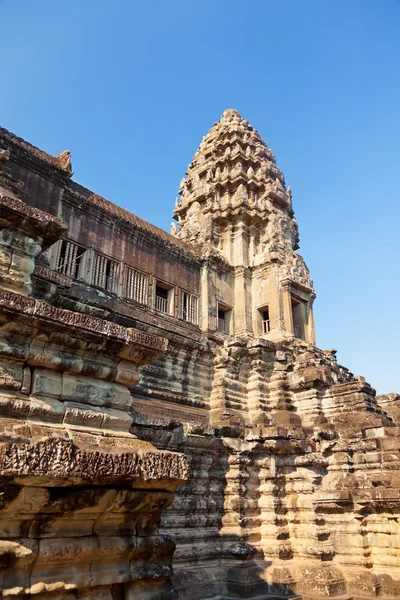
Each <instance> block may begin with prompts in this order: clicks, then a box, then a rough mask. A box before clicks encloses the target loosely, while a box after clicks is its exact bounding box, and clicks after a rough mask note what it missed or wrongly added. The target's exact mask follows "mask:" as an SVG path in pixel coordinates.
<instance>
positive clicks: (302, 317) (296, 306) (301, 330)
mask: <svg viewBox="0 0 400 600" xmlns="http://www.w3.org/2000/svg"><path fill="white" fill-rule="evenodd" d="M291 300H292V318H293V330H294V331H293V333H294V335H295V336H296V337H298V338H300V339H301V340H305V339H306V332H305V324H306V312H307V303H306V302H304V301H302V300H300V299H299V298H296V297H294V296H293V295H292V296H291Z"/></svg>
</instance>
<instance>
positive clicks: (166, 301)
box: [154, 281, 174, 315]
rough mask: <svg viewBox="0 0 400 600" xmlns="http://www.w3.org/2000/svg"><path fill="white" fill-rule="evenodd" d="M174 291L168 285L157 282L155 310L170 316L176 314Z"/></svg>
mask: <svg viewBox="0 0 400 600" xmlns="http://www.w3.org/2000/svg"><path fill="white" fill-rule="evenodd" d="M173 306H174V290H173V288H172V287H168V286H167V285H166V284H164V283H161V282H159V281H157V283H156V289H155V294H154V308H155V309H156V310H158V311H160V312H163V313H167V314H169V315H172V314H174V310H173Z"/></svg>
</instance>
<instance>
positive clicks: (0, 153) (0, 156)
mask: <svg viewBox="0 0 400 600" xmlns="http://www.w3.org/2000/svg"><path fill="white" fill-rule="evenodd" d="M10 155H11V153H10V151H9V150H2V149H0V167H2V166H3V165H4V164H5V163H6V162H7V161H8V160H10Z"/></svg>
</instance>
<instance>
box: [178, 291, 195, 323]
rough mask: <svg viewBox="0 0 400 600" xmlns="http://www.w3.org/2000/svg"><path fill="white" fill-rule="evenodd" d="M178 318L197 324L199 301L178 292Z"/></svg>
mask: <svg viewBox="0 0 400 600" xmlns="http://www.w3.org/2000/svg"><path fill="white" fill-rule="evenodd" d="M179 318H180V319H183V320H184V321H189V323H194V324H195V325H198V323H199V299H198V297H197V296H194V295H193V294H189V293H188V292H184V291H183V290H180V292H179Z"/></svg>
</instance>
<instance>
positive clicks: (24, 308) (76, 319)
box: [0, 290, 168, 358]
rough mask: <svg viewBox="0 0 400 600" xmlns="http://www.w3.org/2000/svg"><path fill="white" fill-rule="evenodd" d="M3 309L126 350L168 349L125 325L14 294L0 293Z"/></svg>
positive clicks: (158, 339)
mask: <svg viewBox="0 0 400 600" xmlns="http://www.w3.org/2000/svg"><path fill="white" fill-rule="evenodd" d="M0 309H3V310H7V311H10V312H12V313H16V314H22V315H26V316H27V317H32V318H41V319H45V320H46V321H48V322H49V323H55V324H57V327H63V326H64V327H65V326H67V327H70V328H73V329H78V330H81V331H84V332H87V333H90V334H91V335H100V336H104V337H108V338H112V339H115V340H117V341H119V342H122V343H123V344H124V345H127V346H130V345H132V346H133V345H135V344H138V345H140V346H144V347H145V348H149V349H151V350H156V351H159V352H165V350H166V349H167V347H168V341H167V340H166V339H165V338H161V337H158V336H155V335H153V334H151V333H147V332H144V331H140V330H138V329H133V328H129V329H127V328H126V327H123V326H122V325H118V324H117V323H113V322H112V321H105V320H103V319H99V318H98V317H92V316H90V315H85V314H82V313H76V312H72V311H70V310H66V309H64V308H56V307H55V306H52V305H51V304H47V303H46V302H42V301H40V300H35V299H33V298H28V297H26V296H21V295H20V294H16V293H14V292H8V291H4V290H0ZM127 358H128V357H127Z"/></svg>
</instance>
